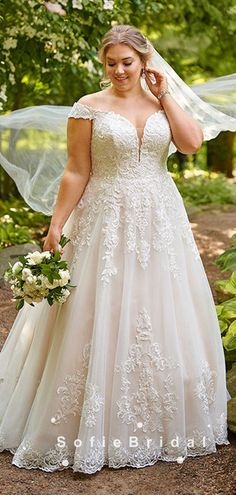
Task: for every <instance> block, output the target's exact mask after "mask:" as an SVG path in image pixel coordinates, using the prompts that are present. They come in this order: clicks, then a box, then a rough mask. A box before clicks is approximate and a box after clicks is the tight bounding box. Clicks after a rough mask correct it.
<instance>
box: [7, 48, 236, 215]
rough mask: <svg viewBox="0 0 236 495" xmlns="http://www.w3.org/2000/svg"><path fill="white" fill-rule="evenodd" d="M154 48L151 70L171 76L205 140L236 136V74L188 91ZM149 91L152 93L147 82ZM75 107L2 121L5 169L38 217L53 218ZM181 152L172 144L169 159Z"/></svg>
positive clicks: (46, 108) (37, 109) (19, 113)
mask: <svg viewBox="0 0 236 495" xmlns="http://www.w3.org/2000/svg"><path fill="white" fill-rule="evenodd" d="M152 48H153V55H152V58H151V60H150V63H149V64H148V65H149V66H150V67H154V68H156V69H157V70H160V71H162V72H164V73H165V74H166V76H167V80H168V86H169V89H170V91H171V95H172V96H173V98H175V99H176V101H177V103H178V104H179V105H180V106H181V107H182V108H183V109H184V110H186V112H188V113H189V114H190V115H192V117H194V118H195V119H196V120H197V121H198V122H199V124H200V125H201V127H202V129H203V134H204V140H210V139H212V138H214V137H216V136H217V135H218V134H219V133H220V132H221V131H224V130H228V131H232V132H234V131H235V130H236V74H230V75H228V76H223V77H218V78H216V79H213V80H210V81H208V82H206V83H204V84H199V85H196V86H188V85H187V84H186V83H185V82H184V81H183V80H182V79H181V78H180V77H179V76H178V74H177V73H176V72H175V71H174V69H173V68H172V67H171V66H170V65H169V64H168V63H167V62H166V61H165V60H164V59H163V58H162V57H161V55H160V54H159V53H158V52H157V51H156V50H155V48H154V47H152ZM141 84H142V86H143V87H144V88H145V90H147V91H150V90H149V88H148V86H147V84H146V82H145V80H144V79H143V78H141ZM70 109H71V107H69V106H55V105H41V106H33V107H27V108H22V109H20V110H16V111H14V112H11V113H9V114H5V115H1V116H0V164H1V165H2V167H3V168H4V169H5V170H6V172H7V173H8V174H9V175H10V176H11V177H12V178H13V180H14V181H15V183H16V185H17V188H18V190H19V192H20V194H21V196H22V197H23V198H24V200H25V201H26V202H27V203H28V204H29V206H30V207H31V208H33V209H34V210H35V211H41V212H43V213H45V214H46V215H52V211H53V207H54V204H55V201H56V196H57V192H58V188H59V183H60V179H61V176H62V174H63V170H64V167H65V164H66V158H67V149H66V126H67V115H68V113H69V111H70ZM175 151H176V148H175V146H174V144H173V143H172V142H171V144H170V148H169V156H170V155H171V154H172V153H174V152H175Z"/></svg>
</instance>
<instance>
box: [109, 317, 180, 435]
mask: <svg viewBox="0 0 236 495" xmlns="http://www.w3.org/2000/svg"><path fill="white" fill-rule="evenodd" d="M136 342H137V343H136V344H131V345H130V347H129V350H128V358H127V359H126V361H124V362H122V363H121V364H120V365H117V366H116V368H115V371H116V372H118V373H121V387H120V388H121V391H122V392H123V395H122V396H121V398H120V400H119V401H117V407H118V413H117V417H118V418H119V419H120V420H121V421H122V422H123V423H126V424H132V427H133V431H136V430H137V429H140V428H141V429H142V430H143V431H144V432H147V431H155V430H158V431H163V429H164V427H163V422H165V421H168V420H169V419H173V417H174V412H175V411H176V410H177V397H176V394H175V393H174V392H173V384H174V382H173V378H172V376H171V375H170V374H168V375H167V376H166V377H165V378H163V379H160V376H161V373H160V372H163V371H165V370H166V369H170V370H172V369H176V368H177V367H178V366H180V364H179V363H177V362H175V361H174V360H173V359H171V358H166V357H164V356H163V355H162V354H161V351H160V348H159V345H158V344H157V343H156V342H155V343H153V342H152V325H151V320H150V317H149V315H148V312H147V310H146V309H145V308H144V309H143V310H142V311H140V312H139V314H138V317H137V332H136ZM137 373H138V374H139V378H138V385H137V387H138V388H137V389H136V387H135V389H134V386H133V383H136V382H135V381H134V379H133V378H132V374H134V375H135V374H136V375H137ZM130 375H131V376H130ZM133 389H134V390H133Z"/></svg>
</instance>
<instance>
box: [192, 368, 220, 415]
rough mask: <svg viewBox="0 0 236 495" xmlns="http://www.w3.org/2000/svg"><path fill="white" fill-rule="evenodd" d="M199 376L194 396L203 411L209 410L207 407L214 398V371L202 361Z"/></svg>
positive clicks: (215, 374)
mask: <svg viewBox="0 0 236 495" xmlns="http://www.w3.org/2000/svg"><path fill="white" fill-rule="evenodd" d="M201 369H202V373H201V377H200V378H199V380H198V383H197V386H196V389H195V393H194V396H195V397H197V398H198V399H199V400H200V402H201V406H202V409H203V411H204V412H205V413H208V412H209V407H210V406H211V405H212V404H213V403H214V401H215V398H216V392H215V390H216V383H215V382H216V380H215V379H216V377H217V373H216V371H212V370H211V369H210V367H209V364H208V363H207V362H203V363H202V366H201Z"/></svg>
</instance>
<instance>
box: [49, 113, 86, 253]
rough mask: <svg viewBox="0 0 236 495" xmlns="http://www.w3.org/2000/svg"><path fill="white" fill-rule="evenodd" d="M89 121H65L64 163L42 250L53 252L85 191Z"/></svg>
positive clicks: (72, 119)
mask: <svg viewBox="0 0 236 495" xmlns="http://www.w3.org/2000/svg"><path fill="white" fill-rule="evenodd" d="M91 130H92V125H91V120H89V119H74V118H69V119H68V125H67V151H68V159H67V163H66V167H65V170H64V173H63V176H62V178H61V182H60V187H59V191H58V195H57V200H56V204H55V206H54V209H53V214H52V218H51V222H50V226H49V230H48V234H47V237H46V239H45V241H44V245H43V250H44V251H46V250H48V251H50V250H57V249H58V243H59V241H60V237H61V232H62V228H63V226H64V224H65V222H66V220H67V219H68V217H69V216H70V213H71V212H72V210H73V209H74V207H75V206H76V204H77V203H78V202H79V200H80V198H81V196H82V195H83V192H84V190H85V188H86V185H87V183H88V180H89V177H90V170H91V156H90V143H91Z"/></svg>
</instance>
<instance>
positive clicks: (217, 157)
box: [207, 131, 234, 177]
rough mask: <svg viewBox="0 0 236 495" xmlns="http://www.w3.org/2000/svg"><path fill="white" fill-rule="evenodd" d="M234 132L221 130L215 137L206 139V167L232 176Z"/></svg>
mask: <svg viewBox="0 0 236 495" xmlns="http://www.w3.org/2000/svg"><path fill="white" fill-rule="evenodd" d="M233 143H234V133H233V132H229V131H223V132H221V133H220V134H219V136H217V137H216V138H215V139H211V141H207V167H208V170H211V171H213V172H222V173H224V174H225V175H226V177H233Z"/></svg>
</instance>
